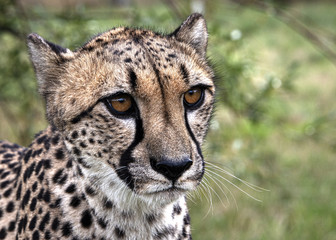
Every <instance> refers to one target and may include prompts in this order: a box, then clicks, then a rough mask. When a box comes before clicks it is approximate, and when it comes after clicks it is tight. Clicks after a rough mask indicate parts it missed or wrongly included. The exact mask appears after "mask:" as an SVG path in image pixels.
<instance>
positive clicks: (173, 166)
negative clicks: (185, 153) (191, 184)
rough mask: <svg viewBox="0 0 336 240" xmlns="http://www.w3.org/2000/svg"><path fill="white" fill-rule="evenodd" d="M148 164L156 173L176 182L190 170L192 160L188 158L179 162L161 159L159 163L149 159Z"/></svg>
mask: <svg viewBox="0 0 336 240" xmlns="http://www.w3.org/2000/svg"><path fill="white" fill-rule="evenodd" d="M150 164H151V166H152V168H153V169H154V170H155V171H157V172H158V173H161V174H162V175H163V176H165V177H166V178H168V179H169V180H171V181H176V180H177V179H178V178H179V177H181V176H182V174H183V173H184V172H185V171H187V170H188V169H189V168H190V166H191V165H192V160H191V159H190V158H183V159H181V160H170V159H161V160H160V161H157V160H156V159H154V158H151V159H150Z"/></svg>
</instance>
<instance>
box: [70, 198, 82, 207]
mask: <svg viewBox="0 0 336 240" xmlns="http://www.w3.org/2000/svg"><path fill="white" fill-rule="evenodd" d="M80 203H81V200H80V199H79V197H78V196H73V197H72V198H71V201H70V206H71V207H73V208H76V207H78V206H79V205H80Z"/></svg>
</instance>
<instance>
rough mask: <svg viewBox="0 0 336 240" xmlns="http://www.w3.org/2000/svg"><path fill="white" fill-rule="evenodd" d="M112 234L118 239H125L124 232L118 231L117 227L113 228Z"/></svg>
mask: <svg viewBox="0 0 336 240" xmlns="http://www.w3.org/2000/svg"><path fill="white" fill-rule="evenodd" d="M114 233H115V235H116V236H117V237H118V238H124V237H125V231H124V230H122V229H120V228H119V227H115V229H114Z"/></svg>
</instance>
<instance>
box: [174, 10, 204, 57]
mask: <svg viewBox="0 0 336 240" xmlns="http://www.w3.org/2000/svg"><path fill="white" fill-rule="evenodd" d="M170 36H173V37H175V38H176V39H177V40H178V41H181V42H185V43H187V44H189V45H190V46H192V47H193V48H194V49H195V50H196V52H197V53H198V54H200V55H201V56H202V57H205V55H206V48H207V44H208V31H207V26H206V22H205V19H204V17H203V15H202V14H200V13H193V14H191V15H190V16H189V17H188V18H187V19H186V20H185V21H184V22H183V23H182V24H181V26H179V27H178V28H177V29H176V30H175V31H174V32H173V33H172V34H171V35H170Z"/></svg>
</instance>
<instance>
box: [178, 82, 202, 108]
mask: <svg viewBox="0 0 336 240" xmlns="http://www.w3.org/2000/svg"><path fill="white" fill-rule="evenodd" d="M203 100H204V89H203V88H201V87H193V88H191V89H189V90H188V91H187V92H185V93H184V97H183V102H184V105H185V106H186V107H187V108H192V109H195V108H197V107H199V106H200V105H201V104H202V102H203Z"/></svg>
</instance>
